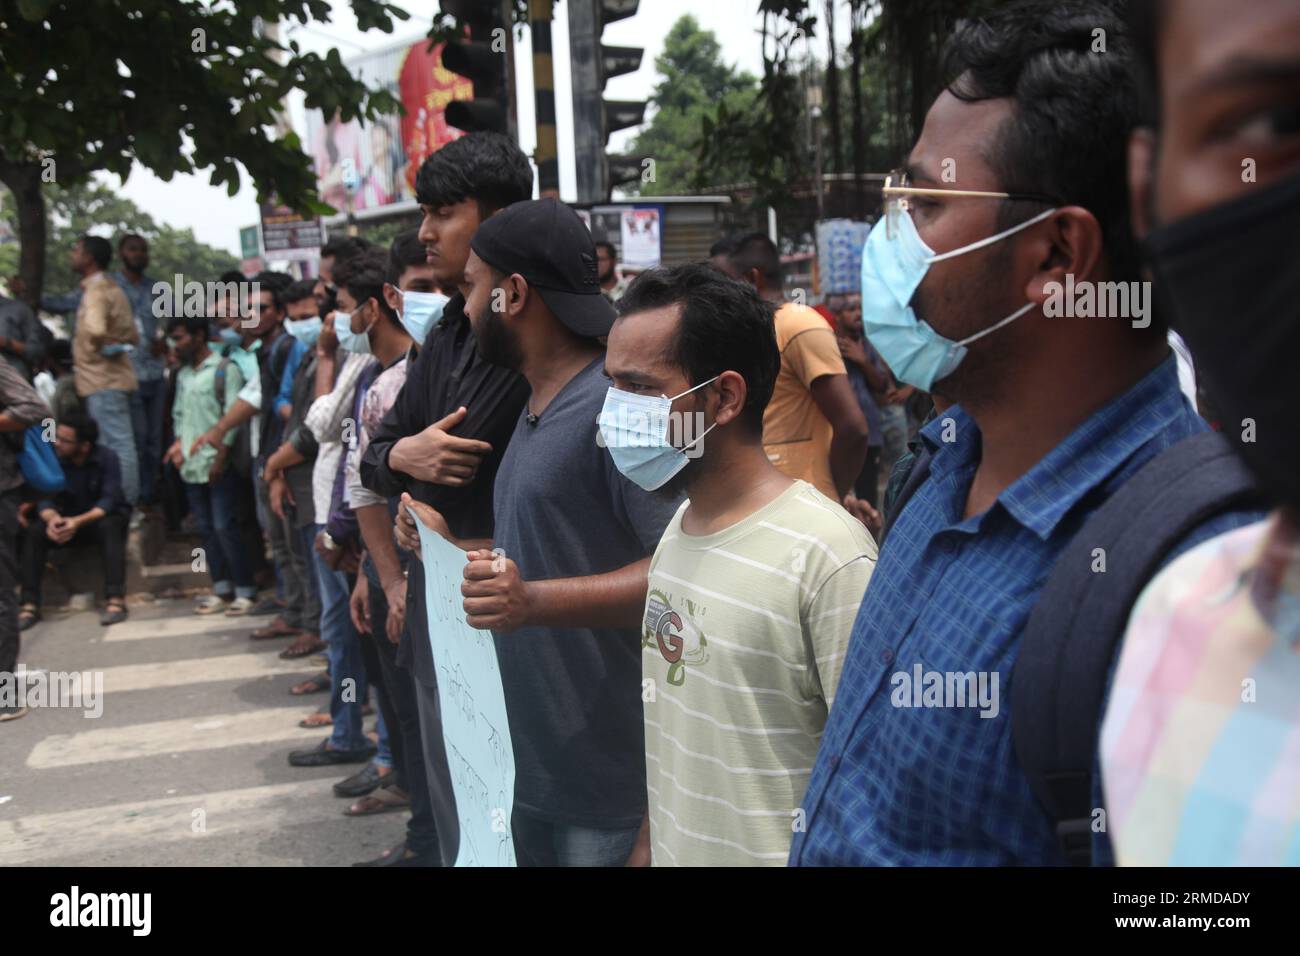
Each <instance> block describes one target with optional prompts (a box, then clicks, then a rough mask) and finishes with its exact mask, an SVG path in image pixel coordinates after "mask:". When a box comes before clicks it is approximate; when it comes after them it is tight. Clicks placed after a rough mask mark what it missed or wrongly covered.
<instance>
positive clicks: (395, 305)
mask: <svg viewBox="0 0 1300 956" xmlns="http://www.w3.org/2000/svg"><path fill="white" fill-rule="evenodd" d="M384 301H385V302H386V303H388V307H389V308H390V309H392V310H393V311H394V312H397V311H400V310H401V308H402V294H401V293H400V292H398V291H397V289H396V288H395V287H394V286H393V284H392V283H391V282H385V283H384Z"/></svg>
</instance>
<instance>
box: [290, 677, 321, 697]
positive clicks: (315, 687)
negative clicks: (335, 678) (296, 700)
mask: <svg viewBox="0 0 1300 956" xmlns="http://www.w3.org/2000/svg"><path fill="white" fill-rule="evenodd" d="M329 689H330V675H329V672H328V671H326V672H325V673H323V674H317V675H316V676H315V677H308V678H307V679H306V680H305V681H302V682H301V683H299V684H294V685H293V686H292V687H290V688H289V693H291V694H293V696H294V697H305V696H306V695H307V694H319V693H321V692H322V691H327V690H329Z"/></svg>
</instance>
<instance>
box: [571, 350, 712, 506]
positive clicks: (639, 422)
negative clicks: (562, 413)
mask: <svg viewBox="0 0 1300 956" xmlns="http://www.w3.org/2000/svg"><path fill="white" fill-rule="evenodd" d="M715 381H717V376H716V375H715V376H714V377H713V378H711V379H709V381H708V382H701V383H700V384H699V385H696V386H695V388H688V389H687V390H686V391H684V392H682V393H681V395H674V396H673V397H672V398H668V397H667V396H664V395H661V396H659V397H658V398H655V397H654V396H651V395H636V394H634V393H632V392H624V391H621V390H619V389H617V388H610V390H609V391H608V392H606V393H605V406H604V407H603V408H602V409H601V410H600V417H599V418H597V419H596V422H597V424H598V425H599V426H600V439H601V444H603V445H604V446H605V447H606V448H608V449H609V454H610V457H611V458H613V459H614V467H616V468H617V469H618V470H619V471H620V472H622V473H623V475H624V477H626V478H627V479H628V480H629V481H632V482H634V483H635V484H637V485H639V486H640V487H642V488H644V489H645V490H646V491H654V490H656V489H658V488H662V487H663V486H664V485H665V484H667V483H668V482H669V481H670V480H671V479H672V478H673V477H674V476H675V475H676V474H677V473H678V472H679V471H681V470H682V469H683V468H685V467H686V463H687V462H688V461H690V459H689V458H687V457H686V448H690V447H691V445H694V444H695V443H696V442H698V441H701V440H702V439H703V438H704V436H705V435H707V434H708V433H709V432H711V431H713V429H714V428H716V427H717V424H718V423H717V422H714V423H713V424H712V425H710V426H709V427H708V428H706V429H705V430H704V431H703V432H702V433H701V434H700V437H699V438H696V439H695V440H694V441H692V442H691V443H690V444H689V445H687V446H686V448H675V447H673V445H672V443H670V442H669V440H668V421H669V415H670V413H671V411H672V407H673V402H675V401H677V399H679V398H681V397H682V395H689V394H691V392H693V391H695V389H697V388H703V387H704V386H706V385H708V384H709V383H710V382H715Z"/></svg>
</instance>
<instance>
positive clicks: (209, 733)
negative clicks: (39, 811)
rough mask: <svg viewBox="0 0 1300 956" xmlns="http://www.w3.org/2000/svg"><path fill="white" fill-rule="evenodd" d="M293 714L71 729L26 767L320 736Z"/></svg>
mask: <svg viewBox="0 0 1300 956" xmlns="http://www.w3.org/2000/svg"><path fill="white" fill-rule="evenodd" d="M299 709H301V708H299ZM295 713H296V711H295V709H294V708H290V707H267V708H263V709H261V710H254V711H251V712H248V713H233V714H217V715H214V716H212V717H203V718H199V719H195V718H192V717H186V718H182V719H180V720H158V721H153V722H151V723H144V724H130V725H129V726H126V727H105V728H103V729H102V730H86V731H82V732H81V733H76V734H51V735H50V736H49V737H46V738H45V739H44V740H42V741H41V742H40V743H38V744H37V745H36V747H35V749H33V750H32V752H31V753H30V754H29V755H28V757H27V766H28V767H31V768H33V769H38V770H39V769H44V768H50V767H74V766H80V765H83V764H90V763H105V762H107V761H110V760H131V759H133V758H137V757H157V756H160V755H165V754H169V753H176V752H180V751H185V752H191V751H195V750H213V749H215V748H218V747H238V746H240V745H242V744H257V743H265V742H267V741H277V740H319V739H320V736H321V731H320V730H319V729H315V730H306V729H304V728H302V727H299V726H298V725H297V724H296V723H295V722H294V714H295Z"/></svg>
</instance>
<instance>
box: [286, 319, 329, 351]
mask: <svg viewBox="0 0 1300 956" xmlns="http://www.w3.org/2000/svg"><path fill="white" fill-rule="evenodd" d="M284 330H285V331H286V332H288V333H289V334H290V335H292V336H293V337H294V338H295V339H297V340H298V341H299V342H301V343H302V344H303V345H305V346H307V348H311V347H312V346H313V345H315V344H316V340H317V339H318V338H320V330H321V320H320V316H319V315H313V316H312V317H311V318H310V319H285V320H284Z"/></svg>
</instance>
